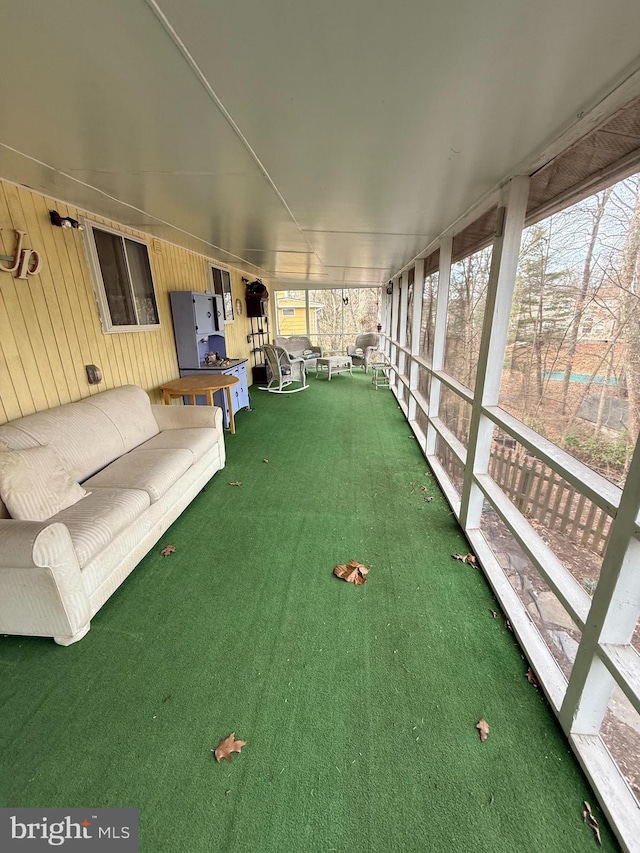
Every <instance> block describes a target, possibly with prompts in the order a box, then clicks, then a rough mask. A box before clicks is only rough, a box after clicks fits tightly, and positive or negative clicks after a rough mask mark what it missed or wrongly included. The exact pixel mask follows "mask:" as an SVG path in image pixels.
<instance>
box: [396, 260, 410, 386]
mask: <svg viewBox="0 0 640 853" xmlns="http://www.w3.org/2000/svg"><path fill="white" fill-rule="evenodd" d="M400 282H401V283H400V329H399V331H398V343H399V344H400V346H401V347H406V345H407V312H408V306H409V270H405V271H404V272H403V273H402V276H401V277H400ZM406 364H407V357H406V354H405V353H403V352H401V351H400V350H398V373H399V375H400V376H404V375H405V369H406ZM398 385H399V386H400V383H398Z"/></svg>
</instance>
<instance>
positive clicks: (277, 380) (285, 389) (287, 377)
mask: <svg viewBox="0 0 640 853" xmlns="http://www.w3.org/2000/svg"><path fill="white" fill-rule="evenodd" d="M262 351H263V352H264V357H265V360H266V362H267V380H268V383H267V385H265V386H263V387H261V388H260V391H271V393H272V394H295V392H296V391H304V389H305V388H308V387H309V386H308V385H307V371H306V370H305V362H304V359H303V358H291V356H290V355H289V353H288V352H287V351H286V349H283V347H276V346H273V345H272V344H264V346H263V347H262ZM294 382H297V383H299V385H298V387H297V388H289V385H292V384H293V383H294Z"/></svg>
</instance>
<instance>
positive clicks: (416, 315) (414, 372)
mask: <svg viewBox="0 0 640 853" xmlns="http://www.w3.org/2000/svg"><path fill="white" fill-rule="evenodd" d="M423 294H424V258H418V260H417V261H416V265H415V268H414V271H413V312H412V315H411V355H412V356H414V355H420V326H421V324H422V299H423ZM419 381H420V367H419V365H418V363H417V362H416V361H415V359H413V358H412V359H411V365H410V367H409V390H410V391H415V390H416V389H417V387H418V383H419ZM408 418H409V421H415V419H416V401H415V398H414V396H413V394H411V393H410V394H409V413H408Z"/></svg>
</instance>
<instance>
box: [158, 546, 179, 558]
mask: <svg viewBox="0 0 640 853" xmlns="http://www.w3.org/2000/svg"><path fill="white" fill-rule="evenodd" d="M175 552H176V546H175V545H165V546H164V548H163V549H162V551H160V553H161V554H162V556H163V557H168V556H169V554H175Z"/></svg>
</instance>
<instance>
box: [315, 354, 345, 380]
mask: <svg viewBox="0 0 640 853" xmlns="http://www.w3.org/2000/svg"><path fill="white" fill-rule="evenodd" d="M347 371H349V374H350V375H351V376H353V362H352V361H351V356H350V355H330V356H328V357H327V356H325V357H324V358H319V359H317V360H316V379H317V378H318V376H320V374H321V373H326V374H327V375H328V377H329V379H328V381H329V382H330V381H331V377H332V376H333V374H334V373H346V372H347Z"/></svg>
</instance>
